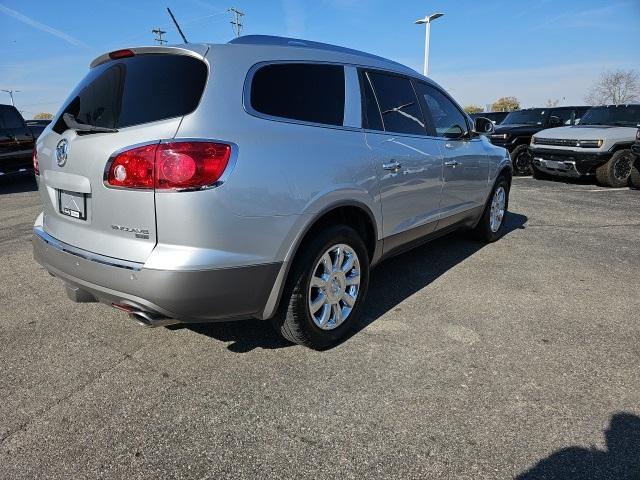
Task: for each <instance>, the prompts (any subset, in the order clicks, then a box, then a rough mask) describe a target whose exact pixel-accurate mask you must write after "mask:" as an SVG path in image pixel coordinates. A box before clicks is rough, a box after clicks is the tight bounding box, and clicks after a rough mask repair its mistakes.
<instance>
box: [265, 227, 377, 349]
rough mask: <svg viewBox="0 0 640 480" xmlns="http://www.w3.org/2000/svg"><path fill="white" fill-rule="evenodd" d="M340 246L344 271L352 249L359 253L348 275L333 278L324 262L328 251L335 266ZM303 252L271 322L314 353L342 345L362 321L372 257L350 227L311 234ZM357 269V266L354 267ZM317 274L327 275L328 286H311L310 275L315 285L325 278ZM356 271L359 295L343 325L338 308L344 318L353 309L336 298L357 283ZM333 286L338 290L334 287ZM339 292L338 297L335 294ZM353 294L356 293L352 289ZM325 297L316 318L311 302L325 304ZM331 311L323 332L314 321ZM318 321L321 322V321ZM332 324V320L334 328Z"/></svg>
mask: <svg viewBox="0 0 640 480" xmlns="http://www.w3.org/2000/svg"><path fill="white" fill-rule="evenodd" d="M339 245H342V246H343V248H342V251H343V253H344V257H345V260H344V262H343V263H342V265H343V266H344V267H345V268H347V266H348V259H349V255H348V252H349V249H351V252H352V253H355V255H356V260H354V262H353V268H352V269H351V270H347V271H346V274H345V275H344V277H341V276H340V272H337V273H333V274H331V276H329V275H328V273H327V270H326V269H324V267H323V265H324V264H323V263H322V259H323V257H324V256H325V254H327V253H328V251H331V252H333V253H334V255H332V253H328V254H329V259H330V261H331V264H332V265H331V268H333V265H335V264H336V255H335V250H332V248H333V247H336V246H339ZM299 252H300V253H299V255H298V256H297V257H296V260H295V262H294V264H293V265H292V268H291V272H290V274H289V277H288V278H287V283H286V285H285V291H284V293H283V296H282V300H281V302H280V307H279V309H278V313H277V314H276V316H275V317H274V318H272V320H271V322H272V324H273V326H274V328H275V329H276V331H278V332H279V333H280V334H281V335H282V336H283V337H284V338H286V339H287V340H289V341H291V342H294V343H297V344H299V345H304V346H306V347H309V348H312V349H314V350H325V349H327V348H331V347H333V346H335V345H337V344H338V343H340V341H342V340H343V339H344V338H345V337H346V335H347V334H348V333H349V332H350V331H351V329H352V327H353V326H354V325H355V324H356V323H357V321H358V317H359V316H360V314H361V311H362V306H363V304H364V300H365V297H366V295H367V288H368V286H369V255H368V253H367V248H366V246H365V244H364V242H363V241H362V238H361V237H360V235H358V233H357V232H356V231H355V230H354V229H353V228H351V227H348V226H346V225H332V226H329V227H327V228H324V229H323V230H320V231H318V232H317V233H312V237H311V239H310V241H308V242H306V243H305V244H304V245H303V246H302V247H301V248H300V250H299ZM357 266H359V268H356V267H357ZM318 272H320V273H322V274H324V276H329V280H327V281H326V283H325V284H324V288H322V287H312V286H311V280H312V277H313V278H316V281H317V280H318V279H319V277H320V276H321V275H319V273H318ZM356 272H359V282H360V283H359V286H358V289H357V294H356V295H355V302H354V303H353V306H352V307H351V310H350V311H349V312H348V313H347V314H346V316H345V318H344V320H343V322H342V323H339V322H338V319H337V317H336V310H338V309H339V311H340V312H341V313H342V314H344V313H343V312H345V311H346V310H345V309H348V308H349V306H348V305H347V304H346V303H345V302H344V300H337V303H336V302H335V298H333V297H334V296H336V295H337V297H340V293H339V292H340V291H342V290H344V289H346V290H349V289H351V288H352V287H351V286H346V285H347V282H348V281H350V280H351V281H353V279H355V273H356ZM334 275H335V277H334ZM332 279H335V280H333V283H331V282H332ZM332 286H333V287H335V288H336V289H335V290H334V289H332ZM340 287H342V290H341V288H340ZM346 290H345V291H343V294H344V293H347V292H346ZM336 292H338V293H337V294H336ZM350 293H353V290H351V292H350ZM322 295H324V298H325V299H327V303H324V304H323V306H322V307H320V308H319V310H317V311H316V313H315V314H312V311H311V305H310V304H311V302H310V299H311V300H313V299H314V296H315V298H316V299H319V300H321V299H322ZM342 298H344V297H342ZM327 308H328V311H329V314H328V317H327V319H326V322H325V325H324V328H321V326H320V325H319V324H318V323H316V322H318V321H320V322H321V321H322V319H323V318H324V316H325V315H324V312H325V311H326V310H327ZM318 317H321V318H320V319H319V320H318ZM331 320H333V326H332V322H331Z"/></svg>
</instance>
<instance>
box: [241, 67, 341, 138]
mask: <svg viewBox="0 0 640 480" xmlns="http://www.w3.org/2000/svg"><path fill="white" fill-rule="evenodd" d="M344 88H345V87H344V67H342V66H339V65H321V64H312V63H276V64H272V65H266V66H264V67H261V68H260V69H258V70H257V71H256V72H255V74H254V76H253V81H252V83H251V106H252V107H253V109H254V110H255V111H256V112H260V113H264V114H266V115H272V116H274V117H282V118H289V119H292V120H301V121H305V122H314V123H324V124H328V125H342V123H343V120H344V95H345V94H344Z"/></svg>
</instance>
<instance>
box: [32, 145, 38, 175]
mask: <svg viewBox="0 0 640 480" xmlns="http://www.w3.org/2000/svg"><path fill="white" fill-rule="evenodd" d="M32 159H33V173H35V174H36V175H40V164H39V163H38V149H36V146H35V145H34V146H33V153H32Z"/></svg>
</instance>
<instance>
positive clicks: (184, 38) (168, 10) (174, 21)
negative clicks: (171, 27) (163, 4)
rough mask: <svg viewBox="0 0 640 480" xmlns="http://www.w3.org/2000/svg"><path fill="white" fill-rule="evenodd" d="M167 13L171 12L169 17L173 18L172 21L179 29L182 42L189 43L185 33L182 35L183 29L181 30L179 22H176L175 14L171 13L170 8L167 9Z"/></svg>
mask: <svg viewBox="0 0 640 480" xmlns="http://www.w3.org/2000/svg"><path fill="white" fill-rule="evenodd" d="M167 12H169V15H170V16H171V20H173V23H174V24H175V26H176V28H177V29H178V33H179V34H180V36H181V37H182V40H184V43H189V40H187V37H185V36H184V33H182V29H181V28H180V25H178V21H177V20H176V17H174V16H173V13H171V9H170V8H169V7H167Z"/></svg>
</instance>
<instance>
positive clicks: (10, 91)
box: [2, 88, 20, 107]
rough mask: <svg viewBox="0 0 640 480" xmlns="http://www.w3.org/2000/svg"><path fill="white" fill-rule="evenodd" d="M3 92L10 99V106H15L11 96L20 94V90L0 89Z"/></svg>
mask: <svg viewBox="0 0 640 480" xmlns="http://www.w3.org/2000/svg"><path fill="white" fill-rule="evenodd" d="M2 91H3V92H7V93H8V94H9V96H10V97H11V105H13V106H14V107H15V106H16V104H15V103H14V101H13V94H14V93H18V92H20V90H5V89H4V88H3V89H2Z"/></svg>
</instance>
